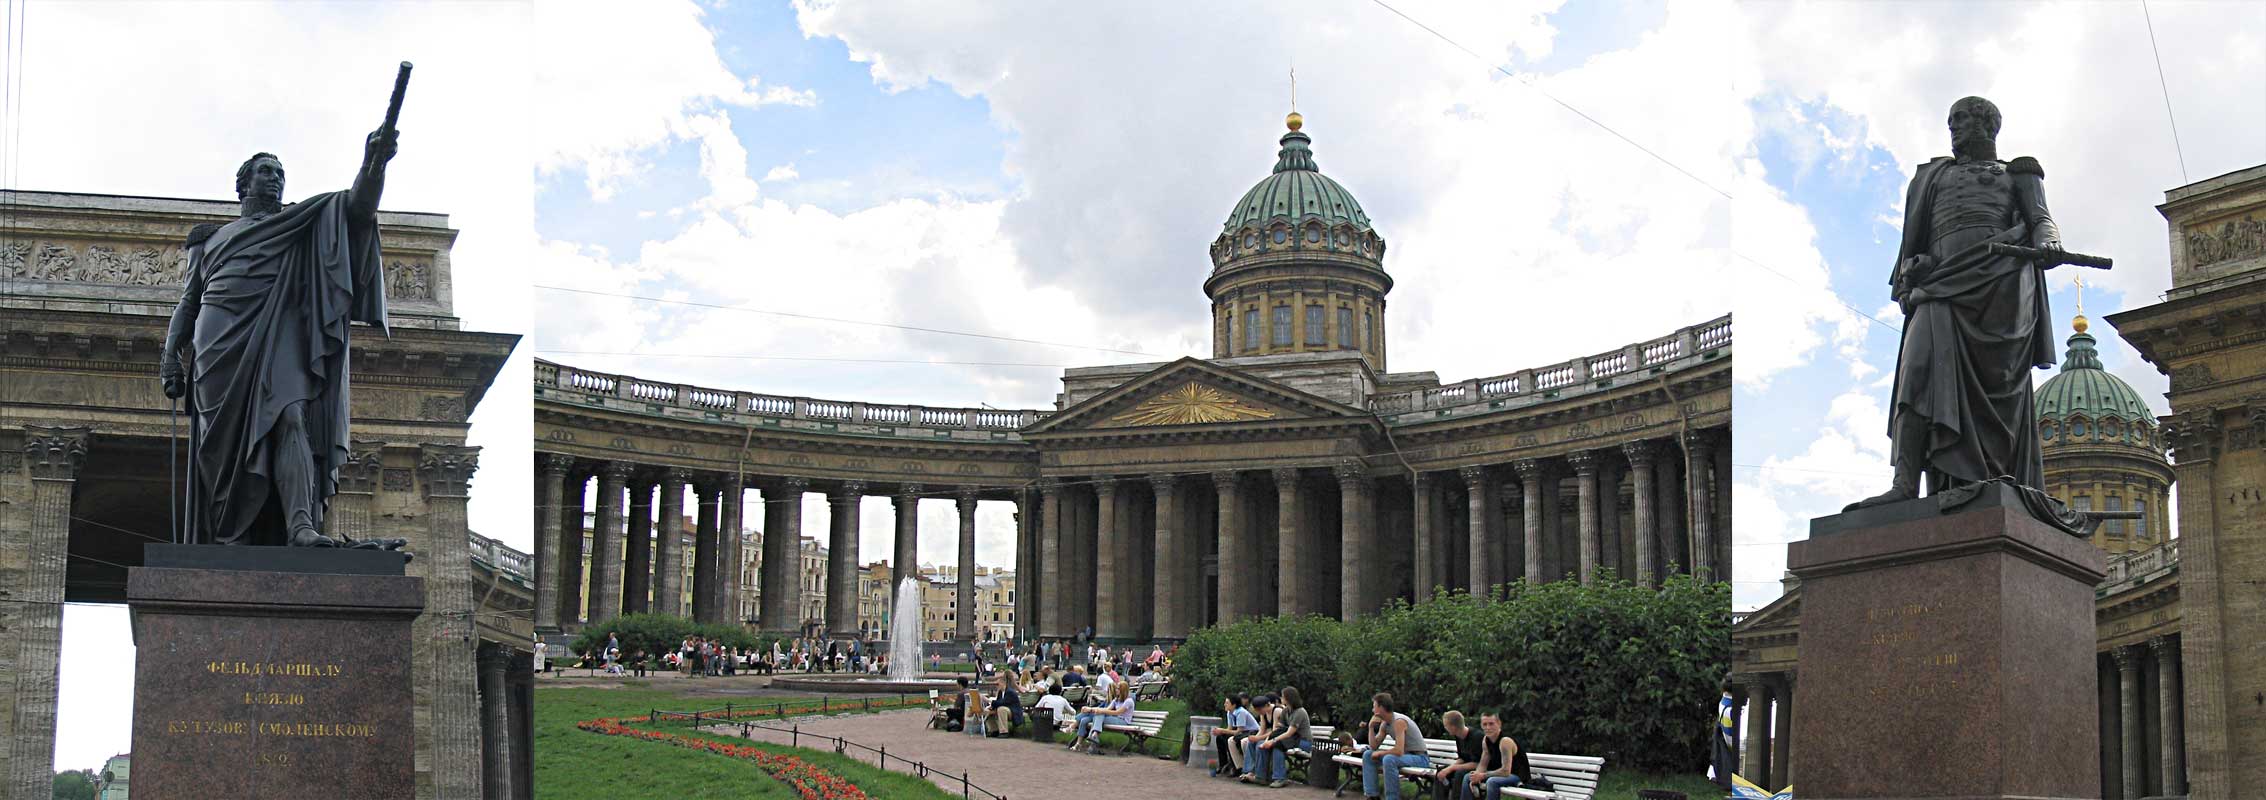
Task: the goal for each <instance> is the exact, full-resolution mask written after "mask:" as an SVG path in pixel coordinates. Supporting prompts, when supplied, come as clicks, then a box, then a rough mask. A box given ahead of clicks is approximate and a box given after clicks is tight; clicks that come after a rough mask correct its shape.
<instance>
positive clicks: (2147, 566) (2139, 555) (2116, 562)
mask: <svg viewBox="0 0 2266 800" xmlns="http://www.w3.org/2000/svg"><path fill="white" fill-rule="evenodd" d="M2177 566H2179V540H2178V539H2173V540H2170V541H2167V542H2164V543H2163V544H2160V545H2156V546H2155V547H2151V548H2148V549H2146V550H2141V551H2137V552H2132V553H2123V554H2119V555H2113V556H2110V557H2109V572H2108V577H2106V578H2103V579H2102V580H2101V583H2100V588H2099V589H2097V590H2096V591H2097V592H2099V593H2103V594H2105V593H2108V592H2110V591H2112V590H2114V589H2115V587H2117V586H2119V585H2122V584H2123V583H2124V582H2125V581H2128V580H2131V579H2134V578H2143V577H2149V576H2153V575H2155V574H2157V573H2160V572H2163V571H2164V570H2166V569H2170V568H2173V567H2177Z"/></svg>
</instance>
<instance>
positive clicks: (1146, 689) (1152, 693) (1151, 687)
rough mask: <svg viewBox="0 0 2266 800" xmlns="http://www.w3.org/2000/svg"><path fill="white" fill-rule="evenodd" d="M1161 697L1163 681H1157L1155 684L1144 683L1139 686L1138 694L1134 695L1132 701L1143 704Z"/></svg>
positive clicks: (1162, 694)
mask: <svg viewBox="0 0 2266 800" xmlns="http://www.w3.org/2000/svg"><path fill="white" fill-rule="evenodd" d="M1163 696H1164V681H1157V682H1155V683H1144V684H1141V685H1140V687H1139V692H1138V693H1137V694H1135V695H1134V696H1133V699H1134V700H1135V701H1137V702H1144V701H1149V700H1155V699H1157V698H1160V697H1163Z"/></svg>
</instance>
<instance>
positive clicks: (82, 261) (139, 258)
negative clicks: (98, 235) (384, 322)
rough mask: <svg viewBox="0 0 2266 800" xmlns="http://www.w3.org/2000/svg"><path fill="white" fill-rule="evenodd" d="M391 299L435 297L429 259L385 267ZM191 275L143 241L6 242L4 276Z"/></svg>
mask: <svg viewBox="0 0 2266 800" xmlns="http://www.w3.org/2000/svg"><path fill="white" fill-rule="evenodd" d="M385 270H386V294H387V296H389V297H392V298H396V299H400V300H425V301H430V300H432V299H433V298H434V292H433V283H434V280H433V264H432V262H431V261H429V260H420V259H398V258H397V259H393V260H391V261H388V262H387V263H386V265H385ZM188 274H189V251H188V249H187V248H184V247H182V246H181V245H180V244H177V243H175V244H164V245H155V244H146V243H138V242H72V241H36V242H34V241H20V240H19V241H5V242H0V277H7V278H13V279H17V280H26V281H46V282H50V283H84V284H92V285H100V286H158V287H172V286H180V285H181V284H182V282H183V281H184V280H185V279H186V278H187V277H188Z"/></svg>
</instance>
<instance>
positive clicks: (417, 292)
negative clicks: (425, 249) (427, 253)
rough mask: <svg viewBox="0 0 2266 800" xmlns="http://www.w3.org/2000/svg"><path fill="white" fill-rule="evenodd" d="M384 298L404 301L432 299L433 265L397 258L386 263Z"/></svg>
mask: <svg viewBox="0 0 2266 800" xmlns="http://www.w3.org/2000/svg"><path fill="white" fill-rule="evenodd" d="M386 296H388V297H394V298H401V299H405V300H431V299H433V265H431V264H428V263H425V262H423V261H403V260H401V259H398V258H397V259H394V260H392V261H389V262H386Z"/></svg>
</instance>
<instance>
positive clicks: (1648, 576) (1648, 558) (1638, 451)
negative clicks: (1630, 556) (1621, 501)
mask: <svg viewBox="0 0 2266 800" xmlns="http://www.w3.org/2000/svg"><path fill="white" fill-rule="evenodd" d="M1654 449H1655V448H1654V446H1653V443H1652V441H1651V440H1649V439H1639V440H1637V441H1634V442H1628V443H1625V444H1623V445H1621V454H1622V455H1625V456H1627V457H1628V459H1629V474H1630V479H1629V480H1630V482H1631V483H1632V484H1633V485H1632V487H1631V489H1632V495H1631V497H1630V505H1631V506H1633V507H1634V517H1633V519H1632V520H1631V521H1632V522H1633V523H1634V526H1635V528H1636V530H1634V531H1631V532H1630V534H1629V535H1630V536H1631V537H1632V538H1634V539H1635V540H1636V541H1635V544H1636V551H1637V563H1636V566H1635V568H1634V569H1635V572H1636V574H1634V575H1632V576H1630V577H1631V578H1632V579H1634V580H1635V581H1636V582H1637V584H1638V585H1640V586H1653V585H1656V583H1657V582H1658V581H1659V579H1660V567H1659V565H1660V539H1659V538H1658V535H1657V534H1656V533H1655V532H1654V531H1653V524H1652V509H1653V499H1652V494H1653V483H1652V457H1653V450H1654Z"/></svg>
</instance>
